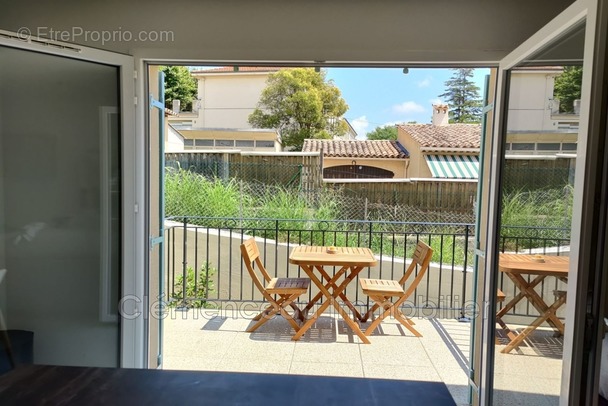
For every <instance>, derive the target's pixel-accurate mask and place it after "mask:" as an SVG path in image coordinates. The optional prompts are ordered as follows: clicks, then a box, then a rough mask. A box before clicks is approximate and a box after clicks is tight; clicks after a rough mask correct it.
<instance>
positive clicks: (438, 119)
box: [433, 104, 449, 126]
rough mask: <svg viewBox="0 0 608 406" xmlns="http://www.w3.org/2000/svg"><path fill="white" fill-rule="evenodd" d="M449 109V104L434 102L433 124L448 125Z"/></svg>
mask: <svg viewBox="0 0 608 406" xmlns="http://www.w3.org/2000/svg"><path fill="white" fill-rule="evenodd" d="M448 110H449V108H448V105H447V104H433V125H435V126H445V125H448V124H449V122H448Z"/></svg>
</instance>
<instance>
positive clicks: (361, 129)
mask: <svg viewBox="0 0 608 406" xmlns="http://www.w3.org/2000/svg"><path fill="white" fill-rule="evenodd" d="M350 125H352V126H353V128H354V129H355V131H356V132H357V138H365V134H366V133H367V128H368V127H369V121H367V117H366V116H361V117H357V118H355V119H354V120H352V121H351V122H350Z"/></svg>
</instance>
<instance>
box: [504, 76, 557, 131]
mask: <svg viewBox="0 0 608 406" xmlns="http://www.w3.org/2000/svg"><path fill="white" fill-rule="evenodd" d="M558 74H559V73H547V72H542V71H541V72H537V71H530V72H521V71H514V72H513V74H512V76H511V87H510V92H509V114H508V116H507V117H508V123H507V128H508V131H555V130H556V129H557V121H556V120H552V119H551V100H552V99H553V88H554V85H555V77H556V76H558Z"/></svg>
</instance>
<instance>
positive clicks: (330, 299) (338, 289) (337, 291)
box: [292, 265, 370, 344]
mask: <svg viewBox="0 0 608 406" xmlns="http://www.w3.org/2000/svg"><path fill="white" fill-rule="evenodd" d="M301 267H302V269H303V270H304V272H306V274H307V275H308V276H309V277H310V280H311V281H312V282H313V283H314V284H315V285H316V286H317V287H318V288H319V290H320V293H321V295H322V296H325V297H326V298H327V300H326V301H324V302H323V304H322V305H321V306H320V307H319V309H318V310H317V311H316V312H315V313H314V315H313V316H312V318H309V319H308V320H306V322H305V323H304V324H303V325H302V326H301V327H300V330H299V331H298V332H297V333H296V334H295V335H294V336H293V337H292V340H294V341H297V340H299V339H300V338H301V337H302V336H303V335H304V334H305V333H306V331H308V330H309V329H310V327H312V325H313V323H314V322H315V321H316V319H317V318H318V317H319V316H321V314H322V313H323V312H324V311H325V309H327V307H329V305H330V304H333V306H334V307H335V308H336V310H337V311H338V313H339V314H340V315H341V316H342V318H343V319H344V321H345V322H346V324H347V325H348V326H349V327H350V328H351V329H352V330H353V332H354V333H355V334H357V336H358V337H359V338H360V339H361V341H363V342H364V343H365V344H369V343H370V341H369V339H368V338H367V337H365V335H364V334H363V332H362V331H361V329H360V328H359V326H358V325H357V323H355V322H354V321H353V320H352V319H351V318H350V316H349V315H348V313H347V312H346V311H345V310H344V309H343V308H342V307H341V306H340V305H339V304H338V301H337V300H336V299H337V298H338V297H340V298H341V297H342V296H341V295H342V292H343V291H344V289H346V287H347V286H348V284H349V283H350V282H351V281H352V280H353V279H354V278H355V277H356V276H357V274H358V273H359V272H360V271H361V270H362V269H363V267H356V268H352V269H351V272H350V274H349V275H348V276H347V277H346V278H345V279H344V281H343V282H342V283H341V284H340V285H339V286H336V284H335V279H337V278H336V277H335V276H334V278H331V279H330V281H332V280H333V282H328V284H327V287H331V288H332V290H333V294H332V293H330V292H329V290H328V289H327V287H326V286H325V285H323V283H322V282H321V281H320V280H319V278H317V276H316V275H315V274H314V270H313V267H312V266H308V265H301ZM317 269H318V268H317ZM348 269H349V268H348V267H345V268H342V269H341V270H340V272H339V273H338V274H336V276H338V277H339V276H341V275H342V274H344V272H346V270H348ZM323 273H325V274H326V276H327V277H328V276H329V275H327V273H326V272H325V270H323V272H322V273H321V274H323ZM324 278H325V276H324ZM315 298H316V296H315ZM319 299H320V298H319ZM319 299H317V300H319ZM347 300H348V299H347ZM349 303H350V302H349Z"/></svg>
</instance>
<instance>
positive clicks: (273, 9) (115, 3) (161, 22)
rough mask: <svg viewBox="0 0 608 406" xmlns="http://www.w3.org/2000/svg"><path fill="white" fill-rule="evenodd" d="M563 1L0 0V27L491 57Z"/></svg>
mask: <svg viewBox="0 0 608 406" xmlns="http://www.w3.org/2000/svg"><path fill="white" fill-rule="evenodd" d="M1 2H4V3H6V4H2V3H1ZM572 2H573V0H536V1H528V0H512V1H487V0H460V1H451V0H434V1H432V2H431V1H428V0H408V1H403V0H384V1H382V2H372V1H366V0H348V1H345V0H323V1H320V0H312V1H298V0H260V1H250V0H230V1H212V0H175V1H172V2H170V3H167V2H166V1H162V0H149V1H146V2H145V3H142V2H126V1H120V0H106V1H103V2H83V1H79V0H66V1H62V2H48V1H42V0H31V1H27V2H14V1H11V2H10V3H9V2H8V1H7V0H0V10H2V13H0V27H1V28H2V29H5V30H10V31H15V32H16V31H18V30H20V29H22V31H21V33H22V35H27V34H28V32H31V33H32V34H33V35H38V36H42V37H52V38H57V39H60V40H62V41H66V42H72V43H78V44H83V45H87V46H90V47H94V48H101V49H106V50H112V51H116V52H121V53H127V54H131V55H136V54H142V55H143V54H145V56H146V57H150V58H174V59H177V60H183V59H202V60H219V61H221V60H224V61H230V60H250V61H277V60H292V61H349V62H359V61H367V62H371V61H376V62H384V61H420V62H432V61H442V62H446V61H448V62H449V61H455V62H480V61H486V62H487V61H494V62H495V61H499V60H500V59H502V57H504V56H505V55H507V54H508V53H509V52H510V51H511V50H513V49H514V48H515V47H516V46H518V45H519V44H520V43H522V42H523V41H524V40H525V39H527V38H528V37H529V36H530V35H532V34H533V33H534V32H536V31H537V30H538V29H539V28H541V27H542V26H543V25H544V24H546V23H547V22H548V21H550V20H551V19H552V18H553V17H555V16H556V15H557V14H559V13H560V12H561V11H562V10H564V9H565V8H566V7H567V6H568V5H570V4H571V3H572ZM100 31H106V32H108V35H105V34H100ZM162 31H170V32H171V35H170V37H167V38H165V39H162V38H158V37H159V36H154V35H153V36H151V37H153V38H156V41H154V40H142V39H140V38H138V35H139V33H140V32H143V33H145V34H147V33H160V32H162ZM64 33H65V34H64ZM146 38H147V37H146ZM161 51H162V52H161Z"/></svg>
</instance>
